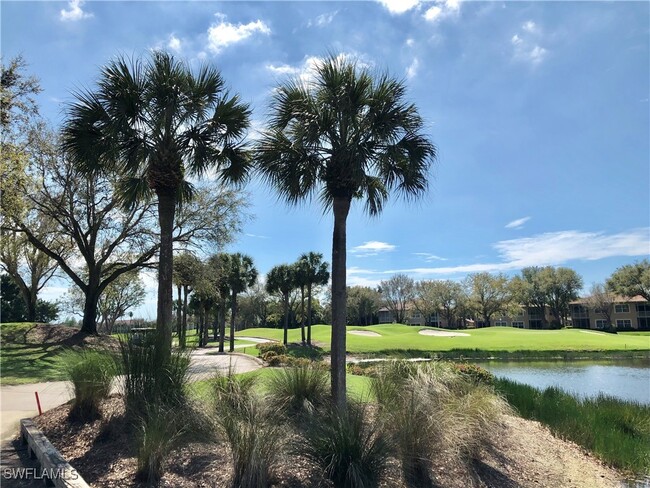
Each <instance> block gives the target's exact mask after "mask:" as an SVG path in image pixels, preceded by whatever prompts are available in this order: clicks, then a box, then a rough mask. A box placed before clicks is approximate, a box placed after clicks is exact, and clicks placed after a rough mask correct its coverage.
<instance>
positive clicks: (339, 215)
mask: <svg viewBox="0 0 650 488" xmlns="http://www.w3.org/2000/svg"><path fill="white" fill-rule="evenodd" d="M333 203H334V205H333V209H334V232H333V235H332V347H331V349H332V370H331V376H332V400H333V401H334V405H336V406H337V407H338V408H340V409H344V408H345V407H346V391H345V386H346V385H345V342H346V337H345V332H346V331H345V323H346V319H345V313H346V310H345V309H346V301H347V296H346V257H347V256H346V221H347V218H348V213H349V211H350V199H348V198H334V202H333Z"/></svg>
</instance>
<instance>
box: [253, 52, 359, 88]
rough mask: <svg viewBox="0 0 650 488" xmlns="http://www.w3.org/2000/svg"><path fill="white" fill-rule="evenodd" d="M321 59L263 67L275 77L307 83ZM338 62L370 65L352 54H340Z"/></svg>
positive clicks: (307, 58)
mask: <svg viewBox="0 0 650 488" xmlns="http://www.w3.org/2000/svg"><path fill="white" fill-rule="evenodd" d="M323 59H324V58H322V57H319V56H305V58H304V59H303V61H302V62H301V63H300V64H297V65H289V64H284V63H283V64H273V63H268V64H267V65H266V66H265V67H266V69H267V70H268V71H270V72H271V73H273V74H275V75H277V76H291V77H294V78H299V79H300V80H302V81H303V82H309V81H311V80H312V79H313V77H314V73H315V70H316V68H317V67H318V66H319V65H320V64H321V63H322V62H323ZM337 59H339V60H355V61H356V63H357V65H358V66H359V67H360V68H367V67H370V66H371V64H370V63H369V62H367V61H364V60H363V59H362V56H359V55H357V54H354V53H340V54H339V55H338V56H337Z"/></svg>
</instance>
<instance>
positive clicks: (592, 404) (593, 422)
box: [495, 378, 650, 481]
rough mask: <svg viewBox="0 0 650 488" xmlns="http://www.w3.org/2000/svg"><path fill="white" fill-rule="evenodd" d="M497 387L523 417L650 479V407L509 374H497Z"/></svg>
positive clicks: (623, 468) (608, 461)
mask: <svg viewBox="0 0 650 488" xmlns="http://www.w3.org/2000/svg"><path fill="white" fill-rule="evenodd" d="M495 387H496V390H497V391H499V392H500V393H501V394H502V395H503V396H504V398H505V399H506V400H507V401H508V403H509V404H510V405H511V406H512V407H513V408H514V409H515V411H516V412H517V413H518V414H519V415H520V416H521V417H523V418H525V419H528V420H537V421H539V422H541V423H543V424H544V425H546V426H548V428H549V429H550V430H551V432H552V433H553V435H555V436H556V437H559V438H561V439H565V440H570V441H572V442H575V443H576V444H578V445H580V446H582V447H583V448H585V449H587V450H588V451H590V452H592V453H594V454H595V455H596V456H597V457H598V458H600V459H601V460H602V461H604V462H605V463H607V464H608V465H610V466H612V467H614V468H616V469H620V470H623V471H625V472H628V473H630V474H635V475H639V474H640V475H642V476H646V477H650V406H647V405H642V404H640V403H638V402H633V401H625V400H620V399H618V398H614V397H610V396H606V395H598V396H595V397H591V398H585V399H579V398H576V397H574V396H573V395H571V394H569V393H567V392H565V391H563V390H561V389H560V388H557V387H549V388H545V389H539V388H535V387H532V386H529V385H525V384H523V383H519V382H516V381H512V380H509V379H505V378H497V379H496V380H495ZM648 480H649V481H650V478H649V479H648Z"/></svg>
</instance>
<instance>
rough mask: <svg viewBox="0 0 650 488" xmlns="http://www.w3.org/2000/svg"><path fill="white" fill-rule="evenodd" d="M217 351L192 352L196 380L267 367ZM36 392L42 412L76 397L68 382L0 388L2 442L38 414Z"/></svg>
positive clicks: (248, 359) (250, 359)
mask: <svg viewBox="0 0 650 488" xmlns="http://www.w3.org/2000/svg"><path fill="white" fill-rule="evenodd" d="M214 352H215V349H214V348H206V349H200V350H196V351H193V352H192V355H191V356H192V362H191V365H190V374H191V375H192V380H193V381H197V380H201V379H207V378H210V377H211V376H212V375H214V373H215V372H216V371H221V372H227V371H228V370H232V371H233V372H234V373H246V372H248V371H254V370H256V369H259V368H261V367H262V366H263V365H264V363H263V362H262V361H261V360H259V359H257V358H255V357H252V356H246V355H244V354H237V353H233V354H214ZM210 353H212V354H210ZM34 392H38V396H39V399H40V401H41V408H42V410H43V412H45V411H47V410H50V409H52V408H55V407H58V406H59V405H63V404H64V403H65V402H67V401H68V400H70V399H71V398H72V395H73V393H72V388H71V385H70V384H69V383H68V382H67V381H49V382H47V383H29V384H25V385H12V386H2V387H0V441H8V440H10V439H13V438H14V437H15V436H16V434H17V433H18V426H19V422H20V419H24V418H28V417H34V416H35V415H38V409H37V406H36V397H35V395H34ZM3 446H4V443H3Z"/></svg>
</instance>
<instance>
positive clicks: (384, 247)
mask: <svg viewBox="0 0 650 488" xmlns="http://www.w3.org/2000/svg"><path fill="white" fill-rule="evenodd" d="M395 247H396V246H395V245H393V244H388V243H387V242H381V241H368V242H366V243H364V244H361V245H360V246H356V247H353V248H352V249H350V253H351V254H354V255H356V256H359V257H366V256H376V255H378V254H379V253H384V252H390V251H394V250H395Z"/></svg>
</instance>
